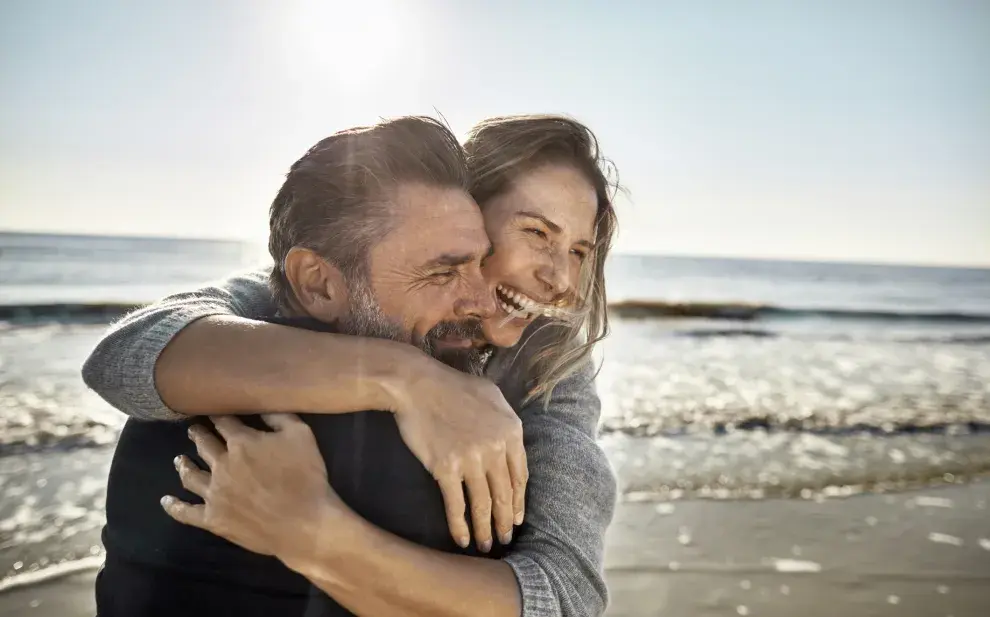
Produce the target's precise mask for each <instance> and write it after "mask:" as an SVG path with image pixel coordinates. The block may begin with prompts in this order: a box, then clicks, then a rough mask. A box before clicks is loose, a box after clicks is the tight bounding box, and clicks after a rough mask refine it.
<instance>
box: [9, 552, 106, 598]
mask: <svg viewBox="0 0 990 617" xmlns="http://www.w3.org/2000/svg"><path fill="white" fill-rule="evenodd" d="M103 559H104V556H103V555H96V556H93V557H84V558H82V559H77V560H75V561H66V562H64V563H60V564H57V565H54V566H51V567H48V568H42V569H40V570H34V571H32V572H24V573H22V574H15V575H13V576H8V577H7V578H5V579H3V580H0V592H4V591H7V590H10V589H14V588H16V587H24V586H25V585H35V584H37V583H43V582H45V581H50V580H52V579H56V578H61V577H63V576H68V575H70V574H75V573H77V572H85V571H86V570H95V569H97V568H99V567H100V566H102V565H103Z"/></svg>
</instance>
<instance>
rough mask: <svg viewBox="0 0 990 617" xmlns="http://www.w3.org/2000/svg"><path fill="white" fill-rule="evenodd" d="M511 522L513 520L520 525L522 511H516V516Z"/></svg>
mask: <svg viewBox="0 0 990 617" xmlns="http://www.w3.org/2000/svg"><path fill="white" fill-rule="evenodd" d="M512 522H514V523H515V524H516V525H522V524H523V513H522V512H518V513H516V518H515V520H514V521H512Z"/></svg>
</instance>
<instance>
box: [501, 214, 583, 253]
mask: <svg viewBox="0 0 990 617" xmlns="http://www.w3.org/2000/svg"><path fill="white" fill-rule="evenodd" d="M515 215H516V216H525V217H528V218H531V219H536V220H538V221H540V222H542V223H543V224H544V225H546V226H547V227H548V228H549V229H550V231H552V232H553V233H555V234H559V233H560V232H562V231H563V229H561V227H560V225H558V224H556V223H554V222H553V221H551V220H550V219H548V218H547V217H545V216H543V215H542V214H540V213H539V212H530V211H529V210H517V211H516V214H515ZM574 244H579V245H581V246H583V247H585V248H587V249H588V250H589V251H593V250H595V243H594V242H591V241H589V240H578V241H577V242H575V243H574Z"/></svg>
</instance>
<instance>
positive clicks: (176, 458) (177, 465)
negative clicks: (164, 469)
mask: <svg viewBox="0 0 990 617" xmlns="http://www.w3.org/2000/svg"><path fill="white" fill-rule="evenodd" d="M181 462H182V455H181V454H180V455H179V456H177V457H175V458H173V459H172V464H173V465H175V468H176V469H178V468H179V463H181Z"/></svg>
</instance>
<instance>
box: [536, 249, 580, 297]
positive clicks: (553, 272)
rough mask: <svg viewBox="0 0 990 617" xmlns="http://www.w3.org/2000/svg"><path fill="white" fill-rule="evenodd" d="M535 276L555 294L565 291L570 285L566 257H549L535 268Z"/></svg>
mask: <svg viewBox="0 0 990 617" xmlns="http://www.w3.org/2000/svg"><path fill="white" fill-rule="evenodd" d="M536 278H537V280H539V281H540V282H541V283H543V284H544V285H545V286H546V288H547V291H549V292H550V293H552V294H553V295H555V296H559V295H562V294H564V293H566V292H567V290H568V289H569V288H570V286H571V273H570V268H569V267H568V265H567V260H566V259H565V260H560V259H559V258H556V257H550V258H549V259H547V260H546V262H544V263H543V264H542V265H541V266H540V267H539V268H537V269H536Z"/></svg>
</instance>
